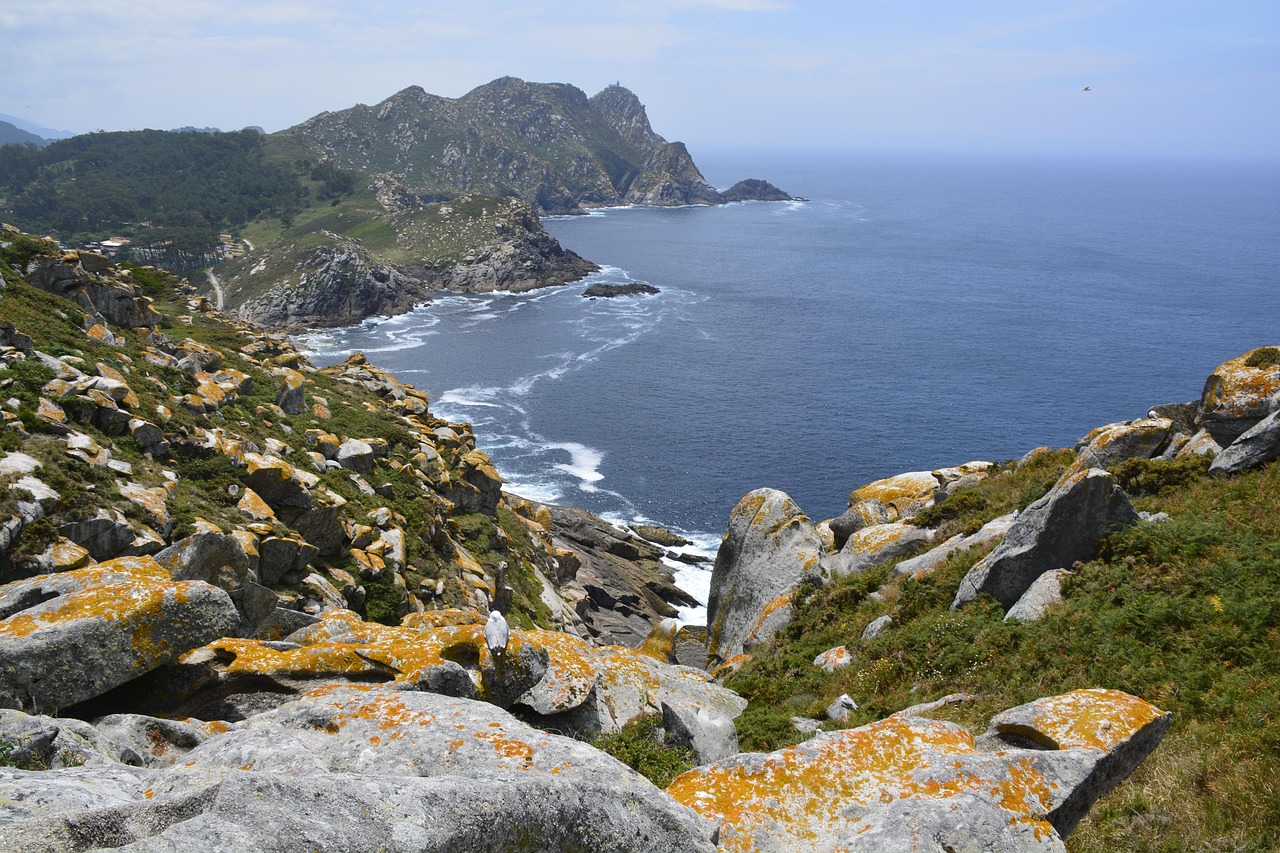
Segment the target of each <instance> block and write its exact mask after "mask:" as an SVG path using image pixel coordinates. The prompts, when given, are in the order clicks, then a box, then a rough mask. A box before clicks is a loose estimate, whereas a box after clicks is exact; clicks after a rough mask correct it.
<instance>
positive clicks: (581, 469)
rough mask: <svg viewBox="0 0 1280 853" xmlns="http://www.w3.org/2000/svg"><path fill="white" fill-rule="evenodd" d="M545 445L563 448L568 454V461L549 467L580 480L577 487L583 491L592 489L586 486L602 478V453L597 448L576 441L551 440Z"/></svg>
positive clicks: (550, 448)
mask: <svg viewBox="0 0 1280 853" xmlns="http://www.w3.org/2000/svg"><path fill="white" fill-rule="evenodd" d="M545 446H546V448H547V449H548V450H563V451H565V452H566V453H568V454H569V462H568V463H564V462H558V463H556V464H554V465H552V466H551V467H552V468H555V469H556V470H558V471H564V472H565V473H566V474H569V475H571V476H573V477H576V478H577V479H578V480H580V481H581V482H580V483H579V485H578V488H580V489H582V490H583V491H594V490H595V487H594V486H591V488H588V486H590V484H592V483H598V482H600V481H601V480H603V479H604V474H601V473H600V471H599V468H600V463H601V462H603V461H604V454H603V453H601V452H600V451H599V450H596V449H594V448H591V447H587V446H586V445H585V444H579V443H578V442H576V441H553V442H548V443H547V444H546V445H545Z"/></svg>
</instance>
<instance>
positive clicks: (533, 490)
mask: <svg viewBox="0 0 1280 853" xmlns="http://www.w3.org/2000/svg"><path fill="white" fill-rule="evenodd" d="M502 490H503V491H504V492H506V493H508V494H512V495H515V496H516V497H520V498H527V499H528V500H531V501H537V502H538V503H544V504H553V503H555V502H556V501H558V500H560V498H561V497H562V496H563V495H564V493H563V492H562V491H560V489H559V488H557V487H556V485H555V484H554V483H522V482H519V481H512V482H509V483H505V484H503V486H502Z"/></svg>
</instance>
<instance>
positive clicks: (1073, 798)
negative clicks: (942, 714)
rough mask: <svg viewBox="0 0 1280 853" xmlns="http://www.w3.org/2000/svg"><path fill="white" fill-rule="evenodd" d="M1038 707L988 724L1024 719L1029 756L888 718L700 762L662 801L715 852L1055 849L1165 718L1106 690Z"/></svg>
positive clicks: (1143, 751)
mask: <svg viewBox="0 0 1280 853" xmlns="http://www.w3.org/2000/svg"><path fill="white" fill-rule="evenodd" d="M1082 694H1083V695H1082ZM1042 702H1044V703H1045V704H1044V705H1042V706H1038V707H1035V708H1033V707H1032V706H1023V708H1020V709H1013V710H1012V711H1009V712H1006V714H1009V715H1011V716H1010V717H1009V718H1007V720H1006V722H1004V723H1001V725H1004V726H1005V727H1006V728H1008V727H1009V726H1010V725H1018V724H1020V723H1022V722H1023V721H1025V720H1030V723H1029V725H1031V726H1034V727H1035V728H1034V730H1035V731H1038V732H1045V733H1046V734H1045V735H1043V736H1042V737H1041V738H1040V740H1039V742H1038V743H1037V747H1038V748H1036V749H1024V748H1018V747H1010V746H1008V745H1007V744H995V743H994V742H992V743H993V748H994V747H995V746H999V747H1000V748H999V749H998V750H997V751H979V749H978V748H977V746H976V745H975V742H974V739H973V737H972V736H971V735H970V734H969V732H968V731H967V730H965V729H964V728H962V727H961V726H958V725H956V724H954V723H948V722H942V721H937V720H926V719H922V718H918V717H899V716H894V717H889V718H887V719H884V720H880V721H879V722H876V723H872V724H870V725H866V726H862V727H860V728H856V729H847V730H844V731H839V732H823V733H819V734H818V735H816V736H815V737H814V738H813V739H811V740H809V741H806V742H805V743H802V744H799V745H798V746H793V747H789V748H787V749H782V750H778V751H776V752H772V753H768V754H763V753H744V754H740V755H737V756H734V757H732V758H729V759H727V760H725V761H722V762H719V763H717V764H713V765H710V766H707V767H699V768H697V769H695V770H691V771H689V772H687V773H684V774H681V775H680V776H678V777H676V779H675V780H674V781H673V782H672V783H671V785H670V786H669V787H668V788H667V793H669V794H671V796H673V797H674V798H675V799H676V800H678V801H680V802H682V803H685V804H686V805H688V806H690V807H691V808H693V809H694V810H695V811H697V812H698V813H700V814H702V815H704V816H705V817H708V818H711V819H712V820H714V821H716V822H717V823H719V825H720V838H719V849H720V850H721V851H726V853H727V851H743V853H746V851H751V853H756V851H763V852H764V853H771V852H772V851H778V853H782V851H792V850H808V851H836V850H840V851H903V853H906V851H919V853H944V851H955V850H969V851H984V853H1007V851H1057V853H1061V851H1064V850H1065V849H1066V848H1065V847H1064V846H1063V843H1062V837H1064V836H1065V835H1066V834H1067V833H1068V832H1070V830H1071V828H1072V827H1074V826H1075V824H1076V822H1077V821H1078V820H1079V817H1080V816H1081V815H1083V814H1084V813H1085V812H1086V811H1087V810H1088V808H1089V806H1090V805H1092V803H1093V802H1094V801H1095V800H1096V799H1097V798H1098V797H1099V796H1101V795H1102V794H1103V793H1105V792H1106V791H1108V790H1110V789H1111V788H1112V787H1114V786H1115V785H1116V784H1118V783H1119V782H1120V781H1121V780H1123V779H1124V778H1125V776H1127V775H1128V774H1129V773H1130V772H1132V770H1133V768H1134V767H1136V766H1137V764H1138V763H1139V762H1141V760H1142V759H1143V758H1145V757H1146V755H1147V754H1149V753H1150V751H1151V750H1152V749H1153V748H1154V747H1155V746H1156V744H1158V743H1159V740H1160V737H1161V736H1162V735H1163V733H1164V730H1165V728H1166V727H1167V725H1168V721H1169V715H1168V714H1165V713H1163V712H1161V711H1160V710H1159V709H1157V708H1154V707H1152V706H1150V705H1148V704H1147V703H1145V702H1142V700H1140V699H1137V698H1135V697H1132V696H1128V695H1126V694H1123V693H1119V692H1117V691H1078V692H1077V693H1073V694H1067V695H1066V696H1062V697H1054V698H1053V699H1050V700H1042ZM1033 705H1034V703H1033ZM1001 717H1004V715H1001ZM999 719H1001V718H999V717H998V718H997V720H999ZM995 726H996V723H995V722H994V721H993V727H995ZM988 741H990V739H989V738H988Z"/></svg>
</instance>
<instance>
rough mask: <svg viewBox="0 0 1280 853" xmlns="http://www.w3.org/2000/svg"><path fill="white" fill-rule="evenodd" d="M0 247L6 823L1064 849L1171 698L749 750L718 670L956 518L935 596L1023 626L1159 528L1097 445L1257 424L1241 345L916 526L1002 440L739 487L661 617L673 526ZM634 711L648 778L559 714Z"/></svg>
mask: <svg viewBox="0 0 1280 853" xmlns="http://www.w3.org/2000/svg"><path fill="white" fill-rule="evenodd" d="M0 244H2V246H0V248H2V249H3V256H4V265H3V269H4V273H5V284H4V289H3V290H0V309H3V310H2V311H0V314H2V315H3V318H4V320H3V322H2V323H0V364H2V369H0V385H2V387H3V396H4V397H5V398H6V399H5V402H4V406H3V409H2V410H0V411H2V413H3V418H4V429H3V431H0V436H3V439H2V441H3V445H2V447H3V455H0V478H2V479H0V483H2V484H3V503H2V504H0V509H2V511H0V534H2V538H0V579H2V580H3V581H4V584H3V586H0V706H3V710H0V747H2V748H3V751H4V753H3V759H4V764H5V765H6V766H5V767H3V768H0V801H2V802H3V803H4V806H3V816H2V817H0V842H2V843H3V845H4V847H5V849H13V850H19V849H20V850H68V849H78V850H93V849H107V848H110V849H123V850H165V849H180V848H188V849H191V848H195V849H213V848H219V849H223V848H227V849H229V848H231V847H233V846H234V847H236V848H238V849H243V850H303V849H307V850H310V849H325V850H445V849H479V848H483V849H491V850H505V849H511V850H514V849H538V850H567V849H580V848H583V847H585V846H587V845H591V846H593V847H597V848H600V849H610V850H641V849H643V850H677V849H679V850H714V849H720V850H744V851H745V850H792V849H800V848H803V849H813V850H837V849H842V850H937V851H942V850H953V849H975V850H993V851H994V850H1063V849H1065V848H1064V846H1063V841H1062V839H1063V838H1064V837H1065V836H1066V835H1067V834H1068V833H1070V832H1071V830H1072V829H1073V828H1074V827H1075V826H1076V824H1077V823H1078V822H1079V821H1080V820H1081V819H1082V818H1083V817H1084V816H1085V814H1086V813H1087V812H1088V810H1089V807H1090V805H1092V803H1093V802H1095V801H1096V800H1097V798H1098V797H1099V796H1102V795H1103V794H1105V793H1106V792H1107V791H1108V790H1110V789H1111V788H1113V787H1114V786H1116V785H1117V784H1120V783H1121V782H1122V780H1123V779H1124V778H1125V777H1126V776H1127V775H1129V773H1131V772H1132V771H1133V770H1134V769H1135V768H1136V767H1137V766H1138V765H1139V764H1140V763H1141V762H1142V761H1143V759H1144V758H1146V757H1147V756H1148V755H1149V754H1150V753H1151V752H1152V750H1154V749H1155V748H1156V747H1157V745H1158V743H1159V742H1160V739H1161V737H1162V736H1163V734H1164V733H1165V731H1166V730H1167V728H1168V727H1169V725H1170V722H1171V715H1170V714H1168V713H1166V712H1163V711H1161V710H1160V709H1158V708H1156V707H1155V706H1153V705H1151V704H1149V703H1147V702H1145V701H1143V700H1142V699H1141V698H1139V697H1135V696H1131V695H1128V694H1125V693H1122V692H1119V691H1116V690H1110V689H1106V688H1105V687H1099V686H1096V685H1081V686H1080V688H1079V689H1077V690H1073V691H1071V692H1067V693H1064V694H1059V695H1053V696H1046V697H1043V698H1041V699H1038V700H1036V701H1033V702H1031V703H1028V704H1025V705H1020V706H1017V707H1013V708H1009V709H1007V710H1005V711H1004V712H1002V713H1000V714H997V715H996V716H995V717H994V718H992V719H991V720H990V722H989V724H988V726H987V728H986V730H985V731H983V732H982V733H981V734H979V735H978V736H976V737H975V735H974V734H973V733H971V731H970V730H969V729H967V728H965V727H964V726H960V725H958V724H956V723H953V722H947V721H944V720H938V719H930V718H928V717H927V716H925V715H926V714H928V713H930V712H932V711H935V710H937V709H938V708H939V707H942V706H944V705H946V704H948V703H950V702H952V701H963V698H964V697H959V698H953V697H942V698H940V699H938V700H937V701H934V702H925V703H922V704H921V705H919V706H913V708H908V709H904V710H902V711H901V712H899V713H896V714H892V715H889V716H887V717H885V718H883V719H880V720H878V721H875V722H872V723H870V724H867V725H862V726H858V727H855V728H834V729H832V730H827V731H821V732H818V733H816V734H814V735H813V736H812V737H810V738H809V739H807V740H804V741H803V742H801V743H799V744H797V745H796V746H792V747H788V748H785V749H781V750H778V751H775V752H770V753H742V752H740V751H739V745H738V739H737V736H736V734H735V731H734V729H735V726H734V721H735V719H737V718H738V717H739V716H740V715H741V714H742V712H743V711H744V709H745V708H746V706H747V701H746V700H745V699H743V698H742V697H740V696H738V695H737V694H736V693H734V692H733V691H731V690H729V689H727V688H725V687H724V686H723V685H722V684H721V683H720V681H721V680H722V679H723V676H724V675H725V674H727V673H732V672H734V671H736V670H738V669H740V668H741V667H743V666H744V665H749V664H748V661H749V660H750V657H751V655H752V653H753V650H755V649H756V648H758V647H759V646H760V644H762V643H765V642H767V641H768V639H769V638H770V637H772V636H774V635H776V634H777V633H778V632H779V631H780V630H783V629H784V628H785V627H786V626H787V624H788V623H789V621H790V619H791V614H792V610H793V600H794V598H795V596H796V595H797V594H798V593H799V592H800V590H801V588H802V585H805V584H808V585H819V586H820V585H824V584H828V583H832V582H834V581H835V580H836V579H838V578H841V577H847V576H850V575H856V574H859V573H865V572H867V571H868V570H870V569H871V568H872V567H875V566H878V565H883V564H885V563H893V564H895V566H896V568H895V570H894V571H895V572H896V573H900V574H910V575H912V576H922V575H927V574H928V573H929V572H930V571H931V570H932V569H933V568H934V567H936V566H937V565H938V564H940V562H942V561H945V560H946V559H947V558H948V557H949V556H950V555H953V554H955V553H958V552H961V551H963V550H965V549H967V548H970V547H976V546H977V545H978V544H984V545H990V544H991V543H992V542H998V543H999V544H997V545H996V546H995V547H994V548H993V549H992V550H991V551H990V552H989V553H988V554H987V555H986V556H985V557H983V558H982V559H981V560H980V561H979V562H978V563H977V564H975V565H974V566H973V567H972V569H971V570H970V571H969V572H968V574H967V575H966V576H965V578H964V581H963V582H962V584H961V585H960V589H959V591H958V592H957V594H956V596H955V601H954V602H953V605H952V606H953V607H955V608H962V607H966V606H969V603H970V602H971V601H973V600H974V599H976V598H978V597H979V596H990V597H991V598H994V600H996V601H997V602H999V603H1000V606H1001V607H1003V608H1005V609H1006V610H1007V612H1008V613H1009V614H1010V616H1011V617H1013V618H1018V619H1022V620H1033V619H1035V618H1037V614H1038V613H1042V612H1044V609H1045V608H1047V607H1051V606H1052V602H1053V601H1054V600H1055V598H1057V597H1059V596H1060V595H1061V593H1060V591H1059V590H1058V589H1057V588H1056V586H1055V584H1054V583H1053V581H1054V580H1055V579H1057V578H1059V577H1060V576H1061V574H1062V572H1063V570H1064V569H1069V567H1070V566H1071V565H1072V564H1073V563H1074V562H1075V561H1077V560H1081V559H1088V558H1089V556H1090V555H1091V554H1092V553H1093V552H1094V551H1095V550H1096V548H1097V546H1098V543H1099V541H1101V540H1102V539H1103V538H1104V537H1105V536H1107V535H1108V534H1109V533H1110V532H1111V531H1114V530H1115V529H1117V528H1120V527H1124V526H1131V525H1141V524H1159V523H1161V522H1160V519H1158V518H1153V517H1144V516H1143V515H1142V514H1140V513H1138V512H1137V511H1136V510H1135V509H1134V508H1133V506H1132V504H1131V502H1130V500H1129V498H1128V497H1127V496H1126V495H1125V493H1124V491H1123V490H1122V489H1121V488H1120V487H1119V486H1118V484H1117V482H1116V479H1115V477H1114V475H1113V474H1111V473H1109V472H1108V471H1107V470H1106V469H1107V467H1108V466H1110V465H1112V464H1114V463H1115V462H1117V461H1121V460H1124V459H1129V458H1142V459H1152V458H1155V459H1170V460H1172V459H1178V458H1186V457H1189V456H1193V455H1199V454H1208V455H1214V461H1213V463H1212V465H1211V466H1210V473H1211V474H1218V473H1220V474H1224V475H1225V474H1229V473H1231V472H1235V471H1241V470H1248V469H1253V468H1258V467H1260V466H1264V465H1269V464H1271V461H1272V460H1274V458H1275V456H1276V455H1277V445H1278V444H1280V440H1278V438H1277V436H1278V434H1280V428H1278V427H1277V425H1276V418H1277V410H1278V409H1280V407H1278V406H1277V405H1276V402H1277V400H1278V399H1280V397H1278V396H1277V392H1278V391H1280V367H1277V366H1276V363H1275V360H1274V359H1271V360H1269V359H1268V358H1267V357H1266V354H1267V352H1268V351H1269V348H1261V349H1258V350H1253V351H1251V352H1250V353H1246V354H1244V355H1242V356H1241V357H1239V358H1237V359H1234V360H1232V361H1229V362H1227V363H1226V364H1224V365H1222V366H1221V367H1219V368H1218V369H1217V370H1216V371H1215V372H1214V374H1213V375H1212V376H1211V377H1209V380H1208V382H1207V383H1206V386H1205V391H1204V394H1203V395H1202V397H1201V399H1200V400H1199V401H1196V402H1195V403H1191V404H1180V405H1177V406H1169V407H1157V408H1156V409H1154V410H1153V411H1152V412H1151V413H1150V415H1149V416H1148V417H1146V418H1141V419H1138V420H1135V421H1130V422H1125V423H1117V424H1110V425H1107V426H1105V427H1101V428H1099V429H1098V430H1095V431H1094V432H1092V433H1090V434H1089V435H1088V436H1085V437H1084V438H1083V439H1082V441H1081V442H1080V443H1079V445H1078V446H1077V447H1076V448H1075V449H1074V451H1073V453H1074V462H1073V463H1072V464H1071V465H1070V466H1069V467H1068V468H1067V469H1066V471H1065V472H1064V473H1063V474H1062V475H1061V477H1060V478H1059V480H1058V482H1057V483H1056V484H1055V485H1053V486H1052V487H1051V488H1050V489H1049V490H1048V492H1047V493H1045V494H1044V496H1043V497H1041V498H1040V499H1039V500H1037V501H1035V502H1033V503H1032V504H1031V505H1030V506H1027V507H1026V508H1025V509H1023V510H1022V511H1021V512H1019V513H1017V514H1015V515H1013V516H1012V517H1007V518H1002V519H999V520H998V522H999V523H997V522H992V523H991V524H990V525H987V526H985V527H983V529H980V530H976V531H973V532H969V533H965V534H960V535H956V536H952V537H949V538H947V539H945V540H943V541H934V540H935V529H934V528H931V527H930V526H927V525H923V526H917V525H916V524H913V521H914V520H920V519H924V518H927V513H926V510H928V509H929V508H930V507H932V506H935V505H937V504H938V503H939V502H940V501H943V500H945V499H946V497H947V496H948V495H950V494H953V493H955V492H956V491H957V490H959V489H960V488H962V487H964V486H965V485H968V484H972V483H974V482H979V481H981V480H982V479H983V478H985V477H988V476H993V475H994V474H995V473H997V466H995V465H993V464H992V463H986V462H972V463H967V464H965V465H961V466H957V467H955V468H948V469H939V470H934V471H928V472H912V473H906V474H902V475H899V476H897V477H892V478H888V479H886V480H882V481H878V482H875V483H870V484H867V485H865V486H862V487H860V488H858V489H856V490H854V492H853V493H852V494H851V496H850V506H849V510H848V511H847V512H846V513H844V514H843V515H842V516H840V517H839V518H835V519H831V520H829V521H825V522H822V523H819V524H814V523H812V522H810V521H809V520H808V519H807V517H805V516H804V514H803V512H802V511H801V510H800V508H799V507H797V506H795V504H794V503H793V502H791V501H790V499H789V498H788V497H787V496H786V495H785V494H783V493H781V492H777V491H773V490H768V489H765V490H759V491H756V492H752V493H751V494H749V495H747V496H746V497H744V498H743V500H742V501H741V502H740V503H739V504H738V506H737V507H736V508H735V509H734V511H733V513H732V515H731V517H730V519H729V527H728V531H727V533H726V535H725V540H724V544H723V546H722V547H721V549H720V552H719V554H718V556H717V558H716V562H715V567H714V571H713V580H712V598H711V601H710V602H709V608H708V609H709V623H710V624H709V626H708V627H707V628H706V629H698V628H696V627H691V626H679V625H678V624H677V623H675V622H674V621H672V620H671V619H670V617H672V616H674V615H675V608H676V606H679V605H681V604H686V603H688V596H687V595H685V594H684V593H683V592H682V591H680V590H679V589H678V588H676V587H675V586H674V585H673V584H672V583H671V570H670V568H668V567H667V566H666V564H664V563H663V561H662V558H663V557H664V554H665V551H664V545H666V544H667V543H670V544H671V545H677V544H679V543H678V539H675V538H668V537H666V536H664V535H663V534H662V533H661V531H655V530H652V529H647V530H642V531H640V532H641V533H643V534H644V536H643V538H642V537H641V536H637V535H635V534H634V533H632V532H630V531H626V530H619V529H617V528H615V527H613V526H611V525H608V524H606V523H604V522H602V521H600V520H599V519H596V518H594V517H592V516H590V514H588V513H584V512H581V511H579V510H572V509H569V508H563V507H552V506H545V505H540V504H536V503H534V502H531V501H527V500H524V499H521V498H519V497H517V496H514V495H510V494H507V493H505V492H504V491H503V490H502V482H501V477H500V476H499V475H498V473H497V471H495V470H494V468H493V466H492V465H491V463H490V462H489V460H488V457H487V456H486V455H485V454H484V453H483V451H481V450H479V449H477V447H476V444H475V436H474V434H473V433H472V432H471V429H470V427H469V425H467V424H458V423H451V422H447V421H444V420H441V419H439V418H436V417H434V416H433V415H432V414H431V412H430V406H429V400H428V399H427V396H426V395H425V394H423V393H422V392H420V391H418V390H416V389H414V388H413V387H412V386H411V385H408V384H406V383H403V382H400V381H399V380H398V379H396V378H395V377H394V376H392V375H391V374H388V373H387V372H385V371H383V370H380V369H379V368H377V367H376V366H375V365H373V364H371V363H370V362H369V361H368V360H367V359H365V358H364V357H363V356H359V355H357V356H352V357H351V358H349V359H348V360H347V361H346V362H345V363H343V364H340V365H337V366H335V367H331V368H325V369H317V368H315V367H314V366H312V365H310V364H309V363H308V362H307V360H306V359H305V358H304V357H303V356H302V355H301V354H299V353H298V352H297V351H296V350H295V349H294V348H293V347H292V346H291V345H290V344H289V342H288V340H287V339H286V338H284V337H282V336H280V335H278V334H272V333H267V332H264V331H262V330H261V329H260V328H258V327H255V326H252V325H249V324H247V323H244V322H242V321H237V320H233V319H230V318H228V317H226V316H223V315H222V314H220V313H219V312H217V311H215V310H214V309H213V308H212V307H211V306H210V304H209V302H208V300H207V299H205V298H203V297H201V296H199V295H197V294H196V293H194V291H193V290H192V288H191V287H190V286H189V285H186V284H185V283H183V282H178V281H176V280H174V279H172V277H170V276H167V275H166V274H164V273H161V272H160V271H158V270H154V269H148V268H138V267H130V266H122V265H116V264H112V263H110V262H108V261H107V260H106V259H104V258H101V257H98V256H92V255H89V254H87V253H75V252H71V253H65V252H63V251H62V250H60V249H58V248H57V246H56V245H55V244H53V243H52V242H51V241H47V240H41V239H38V238H33V237H29V236H27V235H23V234H20V233H17V232H16V231H13V230H8V231H6V233H5V234H4V236H3V240H0ZM144 292H145V293H144ZM147 293H149V294H150V295H146V294H147ZM1215 454H1216V455H1215ZM1033 457H1034V454H1032V457H1031V458H1033ZM493 607H499V608H501V609H503V610H505V611H506V613H507V615H508V619H509V620H510V622H511V624H512V628H513V630H512V632H511V639H510V642H509V645H508V647H507V648H506V650H505V652H504V653H503V654H501V655H495V654H494V653H493V652H492V651H491V650H490V649H489V648H488V647H487V645H486V643H485V641H484V638H483V624H484V621H485V618H486V617H487V614H488V611H489V610H490V609H491V608H493ZM869 629H870V626H869ZM877 630H878V631H886V630H887V631H892V630H894V628H893V619H892V615H891V614H889V615H888V616H886V620H885V621H884V622H883V623H881V624H880V626H879V627H878V629H877ZM868 636H874V634H873V633H869V634H868ZM853 639H854V638H851V641H853ZM831 652H832V653H831V654H829V655H826V656H825V657H824V658H823V659H822V661H821V665H826V666H839V665H840V661H841V660H842V659H843V658H842V656H841V655H840V654H839V650H836V649H833V650H831ZM819 665H820V664H819V662H815V667H817V666H819ZM837 704H838V703H837ZM850 704H853V705H855V706H856V703H855V702H852V700H851V701H850ZM647 715H654V716H657V717H660V719H661V721H662V724H661V730H662V731H663V732H664V733H665V738H666V739H667V740H668V741H670V742H672V743H675V744H678V745H680V746H681V747H683V748H685V749H687V750H690V751H691V752H692V755H693V756H694V760H695V761H696V762H697V764H698V765H699V766H697V767H696V768H694V769H692V770H688V771H686V772H684V773H682V774H681V775H678V776H677V777H676V778H675V779H674V781H672V782H671V783H670V785H669V787H667V788H666V789H665V790H663V789H660V788H658V787H656V786H655V785H653V784H652V783H651V782H650V781H649V780H648V779H646V778H645V777H644V776H641V775H640V774H639V773H637V772H635V771H634V770H632V769H631V768H629V767H627V766H626V765H624V764H622V763H621V762H619V761H618V760H616V759H614V758H612V757H610V756H609V755H607V754H606V753H604V752H602V751H601V750H599V749H597V748H596V747H594V746H592V745H591V741H592V740H593V739H595V738H598V737H600V736H601V735H607V734H610V733H617V732H619V731H621V730H622V729H623V727H624V726H626V725H627V724H628V723H629V722H632V721H634V720H636V719H637V718H642V717H645V716H647ZM815 722H816V721H815Z"/></svg>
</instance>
